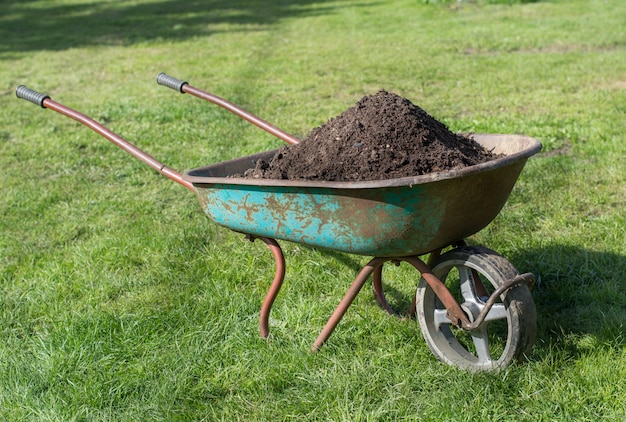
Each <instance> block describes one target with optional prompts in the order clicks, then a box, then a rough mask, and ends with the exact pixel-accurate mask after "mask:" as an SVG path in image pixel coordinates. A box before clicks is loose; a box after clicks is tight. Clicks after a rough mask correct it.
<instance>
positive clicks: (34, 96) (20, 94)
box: [15, 85, 50, 108]
mask: <svg viewBox="0 0 626 422" xmlns="http://www.w3.org/2000/svg"><path fill="white" fill-rule="evenodd" d="M15 95H17V98H21V99H23V100H26V101H30V102H31V103H33V104H37V105H38V106H40V107H41V108H46V106H44V105H43V101H44V100H45V99H49V98H50V96H49V95H46V94H42V93H41V92H37V91H34V90H32V89H30V88H27V87H25V86H24V85H20V86H18V87H17V89H16V90H15Z"/></svg>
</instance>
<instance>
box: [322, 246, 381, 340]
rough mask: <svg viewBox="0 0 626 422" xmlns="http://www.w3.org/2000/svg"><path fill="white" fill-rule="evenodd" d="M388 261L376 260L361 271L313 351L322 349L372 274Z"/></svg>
mask: <svg viewBox="0 0 626 422" xmlns="http://www.w3.org/2000/svg"><path fill="white" fill-rule="evenodd" d="M387 260H388V258H374V259H372V260H371V261H370V262H369V263H368V264H367V265H366V266H365V267H363V269H361V272H359V275H357V277H356V278H355V279H354V281H353V282H352V285H351V286H350V288H349V289H348V291H347V292H346V294H345V295H344V296H343V299H341V302H339V305H338V306H337V308H336V309H335V311H334V312H333V314H332V315H331V317H330V319H329V320H328V322H327V323H326V325H325V326H324V329H323V330H322V331H321V332H320V334H319V336H317V339H316V340H315V342H314V343H313V346H312V347H311V349H312V350H313V351H315V350H318V349H319V348H320V347H322V345H323V344H324V342H325V341H326V340H328V337H330V335H331V334H332V332H333V330H334V329H335V327H336V326H337V324H339V321H341V318H343V316H344V314H345V313H346V311H347V310H348V308H349V307H350V305H351V304H352V301H353V300H354V298H355V297H356V295H357V294H359V292H360V291H361V288H362V287H363V285H364V284H365V282H366V281H367V279H368V278H369V276H370V274H372V272H373V271H374V270H376V268H378V267H380V266H381V265H383V263H385V261H387Z"/></svg>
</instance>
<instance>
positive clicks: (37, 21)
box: [0, 0, 337, 53]
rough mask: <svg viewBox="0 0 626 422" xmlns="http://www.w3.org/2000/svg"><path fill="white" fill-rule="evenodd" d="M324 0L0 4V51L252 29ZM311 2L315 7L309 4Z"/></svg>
mask: <svg viewBox="0 0 626 422" xmlns="http://www.w3.org/2000/svg"><path fill="white" fill-rule="evenodd" d="M324 1H325V0H292V1H276V2H253V1H249V0H209V1H205V0H202V1H201V0H191V1H177V0H165V1H151V2H148V1H142V2H130V1H122V2H119V1H117V2H100V3H91V4H90V3H74V4H60V3H57V2H35V1H24V0H19V1H17V0H9V1H3V2H2V3H1V4H0V37H2V38H1V39H2V43H0V53H11V52H12V53H17V52H25V51H39V50H64V49H68V48H74V47H84V46H95V45H129V44H133V43H136V42H142V41H154V40H163V41H171V40H174V41H175V40H182V39H186V38H190V37H194V36H206V35H211V34H213V33H217V32H221V31H256V30H259V29H262V28H263V27H266V26H268V25H272V24H274V23H276V22H278V21H280V20H282V19H284V18H287V17H289V18H292V17H306V16H313V15H319V14H326V13H332V10H333V9H334V8H336V7H337V6H336V5H333V6H330V5H328V6H322V5H320V4H321V3H324ZM313 5H315V7H313Z"/></svg>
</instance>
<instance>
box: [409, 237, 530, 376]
mask: <svg viewBox="0 0 626 422" xmlns="http://www.w3.org/2000/svg"><path fill="white" fill-rule="evenodd" d="M431 268H432V270H433V273H434V274H435V275H436V276H437V277H438V278H439V279H440V280H441V281H443V282H444V283H446V286H447V287H448V289H450V291H451V293H452V294H453V295H454V296H455V298H456V299H457V301H459V304H462V305H463V304H465V305H464V307H465V309H468V308H471V309H474V310H475V311H476V310H480V309H481V308H480V307H481V304H483V303H484V300H485V298H484V297H479V296H478V294H477V293H476V287H475V286H476V283H475V281H474V274H475V273H478V274H479V275H480V279H481V282H483V284H485V287H487V290H488V292H489V293H490V292H491V291H493V290H494V289H495V288H497V287H498V286H500V285H501V284H503V283H504V282H506V281H507V280H510V279H512V278H514V277H515V276H516V275H518V274H519V273H518V271H517V270H516V269H515V267H514V266H513V265H512V264H511V263H510V262H509V261H507V260H506V259H505V258H504V257H502V256H501V255H499V254H498V253H496V252H494V251H492V250H490V249H488V248H484V247H479V246H463V247H459V248H456V249H453V250H451V251H449V252H447V253H445V254H442V255H441V256H440V257H439V258H438V259H437V260H436V261H435V262H434V264H432V265H431ZM451 274H454V275H451ZM457 276H458V285H457V284H456V283H457V280H456V278H457ZM485 281H488V282H489V284H490V285H487V283H486V282H485ZM500 299H501V301H499V302H496V304H495V305H494V307H493V308H492V309H491V311H490V312H489V314H488V315H490V316H491V320H486V321H484V322H483V323H482V324H481V325H480V326H479V327H478V328H477V329H476V330H474V331H471V332H469V331H465V330H461V329H457V328H456V327H454V326H452V325H451V324H449V323H445V321H444V322H442V319H445V318H444V317H443V315H445V311H443V310H445V308H444V307H443V305H442V304H441V303H440V301H439V300H438V299H437V297H436V296H435V294H434V292H433V290H432V289H431V288H430V286H429V285H428V284H427V283H426V281H425V280H424V279H423V278H422V279H421V280H420V283H419V286H418V288H417V293H416V305H417V308H416V311H417V312H416V313H417V320H418V321H419V325H420V328H421V330H422V334H423V335H424V339H425V340H426V343H427V344H428V347H429V348H430V350H431V351H432V352H433V354H434V355H435V356H436V357H437V358H438V359H440V360H441V361H443V362H445V363H447V364H450V365H456V366H458V367H460V368H463V369H468V370H471V371H490V370H497V369H501V368H504V367H506V366H508V365H509V364H510V363H512V362H514V361H519V360H522V359H524V358H525V357H526V356H527V355H528V353H530V350H531V349H532V346H533V343H534V339H535V335H536V331H537V312H536V308H535V303H534V301H533V298H532V296H531V294H530V291H529V289H528V287H527V286H525V285H519V286H516V287H513V288H511V289H509V290H508V291H506V292H505V293H504V294H503V295H502V296H501V298H500ZM474 316H475V315H474ZM504 331H506V333H504ZM492 347H493V350H492ZM485 349H486V350H485ZM492 353H494V354H497V356H492Z"/></svg>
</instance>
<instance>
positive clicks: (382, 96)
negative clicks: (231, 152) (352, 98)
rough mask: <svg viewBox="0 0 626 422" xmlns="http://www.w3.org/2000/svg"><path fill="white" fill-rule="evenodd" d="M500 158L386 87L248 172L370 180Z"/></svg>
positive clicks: (283, 176) (255, 175) (265, 175)
mask: <svg viewBox="0 0 626 422" xmlns="http://www.w3.org/2000/svg"><path fill="white" fill-rule="evenodd" d="M494 158H496V156H495V155H494V154H492V153H491V152H489V151H486V150H485V149H484V148H483V147H481V146H480V145H479V144H478V143H476V142H475V141H474V140H472V139H470V138H468V137H466V136H463V135H460V134H455V133H452V132H451V131H450V130H448V128H447V127H446V126H445V125H444V124H443V123H441V122H439V121H437V120H435V119H434V118H433V117H431V116H430V115H429V114H428V113H426V112H425V111H424V110H422V109H421V108H420V107H418V106H416V105H414V104H413V103H411V102H410V101H409V100H407V99H405V98H402V97H400V96H398V95H396V94H393V93H389V92H387V91H384V90H381V91H379V92H378V93H377V94H375V95H370V96H365V97H363V98H362V99H361V100H360V101H359V102H358V103H357V104H356V105H355V106H353V107H351V108H349V109H348V110H346V111H345V112H343V113H342V114H341V115H339V116H337V117H335V118H332V119H330V120H329V121H328V122H326V123H325V124H324V125H322V126H320V127H317V128H315V129H313V130H312V131H311V133H309V135H308V136H307V137H306V139H304V140H303V141H302V142H301V143H299V144H297V145H292V146H284V147H282V148H280V149H279V150H278V152H277V153H276V154H275V156H274V157H273V159H272V160H270V162H265V161H259V162H257V164H256V168H254V169H251V170H248V171H247V172H246V174H245V175H244V177H247V178H263V179H287V180H303V179H304V180H325V181H341V182H346V181H365V180H384V179H394V178H399V177H407V176H417V175H422V174H427V173H434V172H439V171H444V170H450V169H458V168H462V167H467V166H471V165H475V164H478V163H482V162H485V161H489V160H492V159H494Z"/></svg>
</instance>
